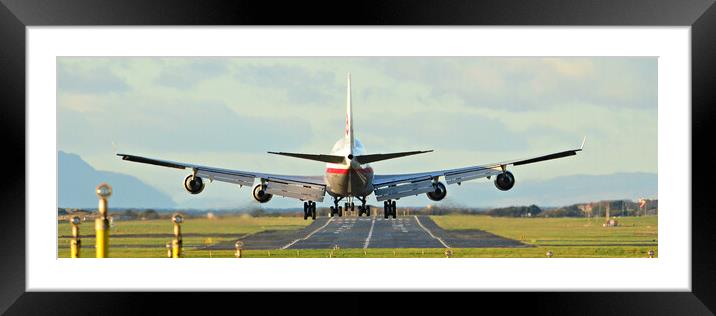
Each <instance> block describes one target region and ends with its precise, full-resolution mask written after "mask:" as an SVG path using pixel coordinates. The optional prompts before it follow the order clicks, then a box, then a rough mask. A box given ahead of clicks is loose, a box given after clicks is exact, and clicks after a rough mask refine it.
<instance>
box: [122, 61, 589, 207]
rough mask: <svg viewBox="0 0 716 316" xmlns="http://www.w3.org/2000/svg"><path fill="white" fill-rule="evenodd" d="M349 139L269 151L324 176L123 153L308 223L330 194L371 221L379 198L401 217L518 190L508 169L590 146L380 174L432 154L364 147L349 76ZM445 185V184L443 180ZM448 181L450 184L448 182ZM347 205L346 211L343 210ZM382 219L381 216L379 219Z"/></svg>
mask: <svg viewBox="0 0 716 316" xmlns="http://www.w3.org/2000/svg"><path fill="white" fill-rule="evenodd" d="M343 134H344V135H343V137H341V138H340V139H338V141H337V142H336V143H335V144H334V145H333V149H331V151H330V153H329V154H305V153H289V152H272V151H270V152H268V153H270V154H275V155H282V156H288V157H293V158H301V159H307V160H312V161H318V162H324V163H326V171H325V174H323V175H322V176H295V175H281V174H269V173H263V172H253V171H240V170H233V169H223V168H215V167H208V166H202V165H195V164H189V163H182V162H175V161H169V160H159V159H153V158H146V157H141V156H135V155H129V154H117V156H120V157H122V159H123V160H127V161H132V162H138V163H145V164H152V165H157V166H163V167H169V168H176V169H184V170H186V169H188V170H191V174H189V175H188V176H187V177H186V178H184V188H185V189H186V190H187V191H188V192H189V193H191V194H199V193H201V192H202V191H203V190H204V187H205V182H204V180H203V179H204V178H207V179H209V181H210V182H213V181H221V182H227V183H232V184H238V185H239V186H240V187H243V186H249V187H251V186H253V190H252V196H253V198H254V199H255V200H256V201H258V202H259V203H266V202H268V201H270V200H271V198H272V197H273V196H274V195H278V196H283V197H288V198H294V199H298V200H300V201H303V202H304V203H303V219H304V220H306V219H308V218H309V217H311V218H312V219H314V220H315V219H316V202H323V199H324V197H325V194H326V193H328V195H329V196H331V197H332V198H333V206H331V207H330V216H331V217H333V216H335V215H338V216H339V217H340V216H342V215H343V212H344V210H345V211H348V210H350V211H351V212H354V211H355V204H354V202H353V199H354V198H355V199H357V200H358V201H360V202H361V205H359V206H358V216H362V215H366V216H371V209H370V206H369V205H366V201H367V198H368V196H370V195H371V194H374V195H375V197H376V199H377V200H378V202H383V217H384V218H389V217H391V216H392V217H393V218H396V215H397V214H396V213H397V212H396V200H399V199H400V198H402V197H407V196H417V195H419V194H423V193H424V194H425V195H426V196H427V197H428V198H429V199H430V200H433V201H440V200H442V199H444V198H445V197H446V196H447V188H446V184H447V185H451V184H455V183H457V184H458V185H460V184H461V183H462V182H465V181H469V180H475V179H480V178H487V179H490V178H491V177H493V176H494V177H495V180H494V183H495V187H497V189H499V190H501V191H507V190H510V189H512V187H513V186H514V185H515V177H514V175H513V174H512V173H511V172H510V171H508V170H507V166H519V165H526V164H531V163H536V162H540V161H545V160H551V159H557V158H563V157H568V156H574V155H576V154H577V152H578V151H581V150H582V149H583V147H584V142H585V141H586V137H585V138H584V139H583V140H582V145H581V146H580V147H579V148H577V149H570V150H565V151H561V152H556V153H551V154H547V155H543V156H538V157H532V158H526V159H516V160H508V161H503V162H497V163H491V164H483V165H475V166H468V167H462V168H456V169H446V170H437V171H430V172H419V173H408V174H376V173H375V172H374V170H373V168H372V167H371V166H370V163H374V162H379V161H383V160H388V159H394V158H399V157H405V156H411V155H417V154H423V153H428V152H432V150H422V151H420V150H418V151H406V152H395V153H385V154H368V153H367V152H366V150H365V147H363V144H362V143H361V142H360V140H358V138H356V137H355V133H354V128H353V105H352V101H351V76H350V73H349V74H348V85H347V98H346V118H345V130H344V133H343ZM256 179H259V182H258V183H257V184H256V185H255V186H254V182H255V180H256ZM441 180H442V181H441ZM443 181H444V182H443ZM343 200H345V201H346V202H345V204H344V205H343V206H339V203H340V202H341V201H343ZM376 215H377V214H376Z"/></svg>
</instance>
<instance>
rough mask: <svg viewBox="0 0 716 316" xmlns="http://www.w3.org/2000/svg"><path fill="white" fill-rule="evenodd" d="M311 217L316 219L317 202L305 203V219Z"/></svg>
mask: <svg viewBox="0 0 716 316" xmlns="http://www.w3.org/2000/svg"><path fill="white" fill-rule="evenodd" d="M309 216H310V217H311V218H312V219H316V202H313V201H308V202H303V219H304V220H305V219H308V217H309Z"/></svg>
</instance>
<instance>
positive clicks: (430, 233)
mask: <svg viewBox="0 0 716 316" xmlns="http://www.w3.org/2000/svg"><path fill="white" fill-rule="evenodd" d="M415 221H417V222H418V225H420V228H422V229H423V230H424V231H425V232H427V233H428V235H430V237H433V238H434V239H436V240H437V241H439V242H440V243H441V244H443V246H445V248H450V246H448V245H447V244H446V243H445V242H444V241H443V240H442V238H440V237H437V236H435V235H433V233H432V232H431V231H430V230H429V229H427V228H426V227H425V226H423V223H421V222H420V219H418V216H417V215H416V216H415Z"/></svg>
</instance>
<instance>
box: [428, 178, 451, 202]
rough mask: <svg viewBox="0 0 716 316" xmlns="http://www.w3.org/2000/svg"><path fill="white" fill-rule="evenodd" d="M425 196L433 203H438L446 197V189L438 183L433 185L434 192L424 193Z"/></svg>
mask: <svg viewBox="0 0 716 316" xmlns="http://www.w3.org/2000/svg"><path fill="white" fill-rule="evenodd" d="M425 195H427V196H428V198H429V199H431V200H433V201H440V200H442V199H444V198H445V196H447V188H445V185H444V184H443V183H442V182H438V183H436V184H435V191H432V192H428V193H425Z"/></svg>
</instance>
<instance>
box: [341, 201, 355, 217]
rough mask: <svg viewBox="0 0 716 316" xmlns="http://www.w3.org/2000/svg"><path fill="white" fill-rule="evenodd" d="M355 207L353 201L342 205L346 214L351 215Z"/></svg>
mask: <svg viewBox="0 0 716 316" xmlns="http://www.w3.org/2000/svg"><path fill="white" fill-rule="evenodd" d="M355 209H356V206H355V204H353V202H350V203H346V204H344V206H343V210H345V211H346V216H347V215H353V212H355ZM348 210H350V213H348Z"/></svg>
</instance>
